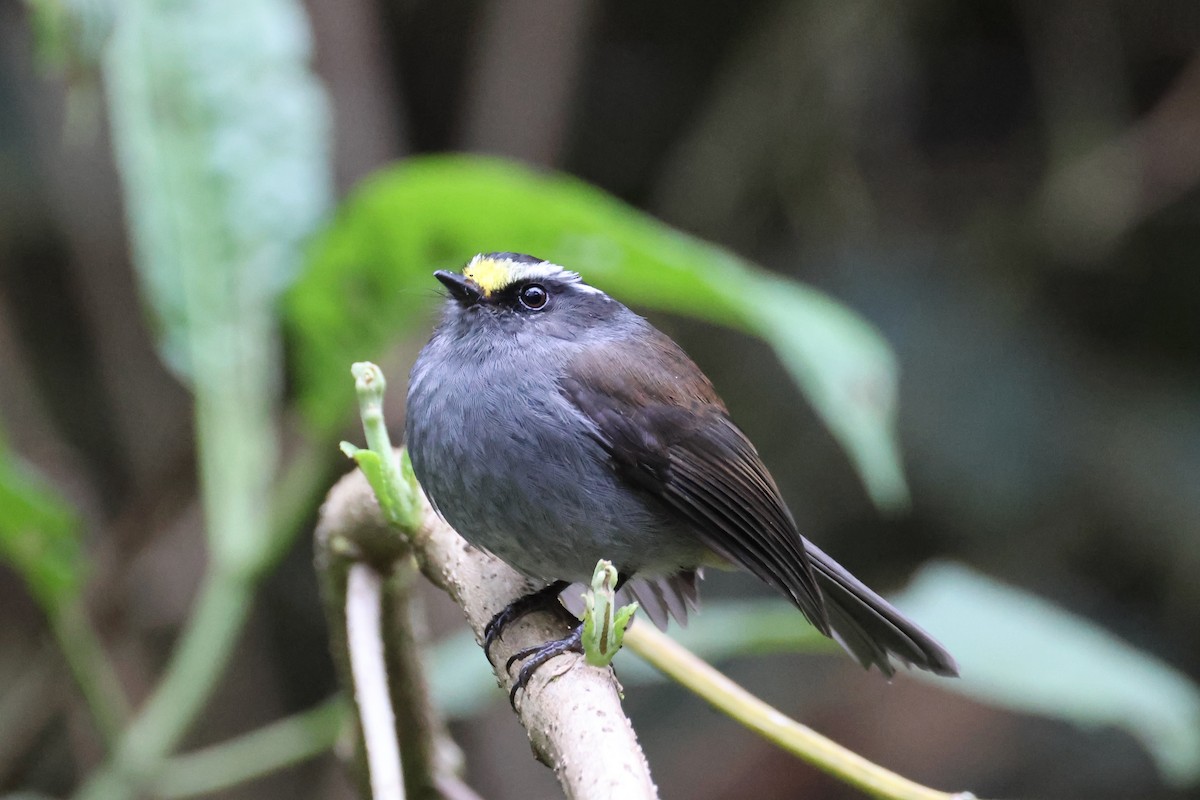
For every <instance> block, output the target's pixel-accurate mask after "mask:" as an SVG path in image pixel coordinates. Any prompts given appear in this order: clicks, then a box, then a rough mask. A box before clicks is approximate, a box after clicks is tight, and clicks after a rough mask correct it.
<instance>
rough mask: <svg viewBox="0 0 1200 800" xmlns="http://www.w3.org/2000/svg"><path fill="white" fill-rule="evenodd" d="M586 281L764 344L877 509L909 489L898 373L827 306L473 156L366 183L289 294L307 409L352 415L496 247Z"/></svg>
mask: <svg viewBox="0 0 1200 800" xmlns="http://www.w3.org/2000/svg"><path fill="white" fill-rule="evenodd" d="M497 250H499V251H503V250H512V251H521V252H527V253H532V254H534V255H537V256H540V257H542V258H548V259H550V260H552V261H555V262H556V263H560V264H563V265H565V266H567V267H569V268H571V269H576V270H578V271H580V272H581V273H582V274H583V275H584V277H585V279H586V280H587V281H588V282H589V283H592V284H593V285H595V286H598V287H600V288H602V289H604V290H605V291H607V292H609V293H610V294H613V295H614V296H616V297H618V298H620V299H622V300H624V301H625V302H627V303H629V304H631V305H633V306H636V307H640V308H657V309H662V310H666V311H671V312H674V313H678V314H684V315H688V316H692V317H696V318H699V319H703V320H708V321H711V322H715V323H719V324H722V325H727V326H730V327H733V328H736V329H738V330H741V331H745V332H747V333H751V334H754V335H757V336H760V337H762V338H763V339H765V340H766V341H767V342H768V343H770V344H771V346H772V347H773V348H774V349H775V352H776V353H777V354H778V356H779V358H780V360H781V362H782V363H783V366H784V367H785V368H786V369H787V371H788V372H789V373H790V374H791V376H792V378H793V380H795V381H796V383H797V384H798V385H799V386H800V388H801V389H802V390H803V391H804V393H805V394H806V395H807V397H808V399H809V400H810V402H812V404H813V406H814V407H815V408H816V410H817V412H818V413H819V414H820V416H821V417H822V418H823V419H824V421H825V423H826V424H827V425H828V426H829V427H830V429H831V430H832V431H833V433H834V435H835V436H836V437H837V438H838V440H839V441H840V442H841V443H842V445H843V446H844V447H845V448H846V450H847V451H848V452H849V454H850V456H851V458H852V460H853V462H854V464H855V465H856V467H857V469H858V471H859V474H860V475H861V476H862V478H863V480H864V482H865V483H866V486H867V488H868V490H869V492H870V494H871V496H872V497H873V498H874V499H875V501H876V502H877V503H878V504H879V505H881V506H883V507H895V506H898V505H902V504H903V503H904V502H905V501H906V499H907V489H906V486H905V482H904V476H903V472H902V469H901V462H900V458H899V455H898V450H897V447H896V441H895V436H894V425H893V423H894V415H895V402H896V399H895V392H896V381H897V374H896V365H895V362H894V359H893V357H892V353H891V350H890V349H889V348H888V346H887V344H886V343H885V342H884V341H883V339H882V338H881V337H880V336H879V334H878V333H877V332H876V331H875V329H874V328H872V327H871V326H870V325H869V324H867V323H866V322H865V321H864V320H863V319H862V318H861V317H859V316H858V315H857V314H855V313H854V312H852V311H850V310H848V309H847V308H845V307H844V306H842V305H840V304H838V303H837V302H835V301H833V300H832V299H830V298H829V297H827V296H826V295H824V294H822V293H820V292H818V291H816V290H814V289H811V288H809V287H806V286H802V285H800V284H798V283H795V282H793V281H789V280H785V279H783V278H780V277H778V276H775V275H771V274H769V273H767V272H764V271H762V270H760V269H758V268H757V267H755V266H753V265H751V264H749V263H747V262H745V261H743V260H742V259H739V258H738V257H736V256H734V255H732V254H731V253H729V252H727V251H725V250H722V249H721V248H718V247H715V246H713V245H710V244H706V243H704V242H702V241H700V240H698V239H695V238H692V237H690V236H686V235H684V234H682V233H680V232H678V231H675V230H672V229H671V228H669V227H667V226H665V225H663V224H662V223H659V222H657V221H655V220H654V219H652V218H650V217H648V216H646V215H645V214H643V213H641V212H639V211H637V210H635V209H633V208H631V207H629V206H627V205H625V204H624V203H621V202H620V201H618V200H616V199H614V198H612V197H610V196H609V195H607V194H605V193H603V192H601V191H599V190H598V189H595V188H593V187H591V186H589V185H587V184H585V183H582V182H580V181H578V180H574V179H571V178H568V177H565V176H561V175H549V174H539V173H535V172H532V171H530V170H528V169H524V168H521V167H518V166H516V165H513V164H509V163H506V162H501V161H495V160H490V159H483V158H477V157H464V156H435V157H424V158H414V159H409V160H407V161H406V162H404V163H403V164H401V165H399V166H397V167H394V168H392V169H389V170H387V171H385V172H382V173H380V174H378V175H376V176H375V177H374V178H372V179H370V180H368V181H367V182H365V183H364V184H363V185H362V186H361V187H360V188H359V189H358V190H357V191H356V192H355V193H354V195H353V196H352V197H351V198H350V200H349V201H348V202H347V203H346V205H345V206H344V207H343V209H342V210H341V212H340V213H339V215H338V218H337V220H336V222H335V223H334V225H333V226H332V227H331V228H330V230H329V231H328V232H327V233H326V234H325V235H324V236H323V237H322V238H321V240H320V241H319V243H318V244H317V245H316V247H315V248H314V250H313V256H312V259H311V261H310V264H309V269H308V271H307V273H306V274H305V275H304V277H303V278H302V279H301V281H299V282H298V284H297V285H296V286H295V287H294V288H293V290H292V291H291V293H290V295H289V297H288V299H287V314H288V319H289V324H290V328H291V335H292V341H293V342H294V343H295V348H294V351H293V352H294V353H295V355H296V357H297V358H296V368H297V371H298V380H299V387H300V403H301V406H302V408H303V410H304V412H305V414H306V416H307V418H308V419H309V421H310V422H311V423H312V424H313V425H314V426H316V427H317V428H318V429H320V430H330V429H334V428H336V427H338V426H339V425H340V424H341V423H342V422H343V421H344V419H345V417H346V415H347V412H348V410H349V407H350V404H349V400H350V398H349V396H348V393H347V392H346V391H345V387H344V384H343V382H342V380H341V377H340V376H341V375H342V371H343V370H344V369H345V364H347V363H349V362H350V361H354V360H361V359H364V358H379V357H381V356H382V354H383V353H384V351H385V350H386V349H387V347H388V345H389V344H391V343H393V342H395V341H396V340H397V338H398V337H399V336H400V335H401V334H403V333H405V332H407V331H410V330H412V329H414V328H416V327H418V326H421V327H423V326H426V325H428V324H429V321H430V319H431V317H432V314H433V312H434V311H435V310H436V308H437V306H438V302H437V299H436V298H437V293H436V291H435V289H436V286H435V284H434V282H433V279H432V278H431V275H430V273H431V272H432V271H433V270H434V269H437V268H445V267H448V268H456V267H459V266H461V265H462V264H463V263H465V262H466V261H467V259H469V258H470V257H471V256H472V255H474V254H475V253H478V252H487V251H497Z"/></svg>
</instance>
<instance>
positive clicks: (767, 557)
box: [561, 327, 830, 635]
mask: <svg viewBox="0 0 1200 800" xmlns="http://www.w3.org/2000/svg"><path fill="white" fill-rule="evenodd" d="M648 365H653V367H652V368H650V367H648ZM561 388H562V392H563V394H564V395H565V396H566V397H567V398H568V399H569V400H570V401H571V402H572V403H573V404H574V405H575V407H576V408H578V409H579V411H580V412H582V413H583V414H584V416H586V417H587V418H588V419H589V420H591V422H592V424H593V425H594V426H595V427H594V436H595V438H596V439H597V441H598V442H599V443H600V444H601V445H602V446H603V447H604V448H605V450H606V451H607V452H608V454H609V456H610V458H611V459H612V465H613V467H614V469H615V470H616V471H617V473H618V474H619V475H620V476H621V477H622V478H624V479H625V480H627V481H629V482H630V483H631V484H633V485H635V486H637V487H639V488H641V489H642V490H644V491H646V492H647V493H649V494H650V495H652V496H653V497H655V498H657V499H658V500H659V501H661V502H662V503H664V504H665V505H666V506H667V507H668V508H669V509H671V510H673V511H674V512H675V513H676V514H678V515H679V516H680V517H681V518H682V519H684V520H686V521H687V522H689V523H691V525H692V527H693V529H694V530H695V531H696V534H697V536H698V537H699V539H700V540H701V542H702V543H703V544H704V545H705V546H706V547H708V548H710V549H712V550H713V551H714V552H716V553H717V554H719V555H720V556H722V557H724V558H726V559H728V560H729V561H732V562H734V563H736V564H738V565H740V566H742V567H743V568H745V569H747V570H749V571H750V572H752V573H753V574H755V575H757V576H758V577H759V578H761V579H762V580H764V581H766V582H767V583H768V584H770V585H772V586H775V587H776V588H778V589H779V590H781V591H782V592H783V593H784V594H785V595H786V596H788V597H789V598H790V599H791V600H792V602H793V603H795V604H796V606H797V607H798V608H799V609H800V610H801V611H803V612H804V615H805V616H806V617H808V619H809V621H810V622H812V624H813V625H814V626H816V627H817V628H818V629H820V630H821V631H822V632H824V633H825V634H826V635H829V633H830V629H829V622H828V618H827V615H826V610H825V605H824V602H823V600H822V596H821V592H820V590H819V589H818V586H817V580H816V577H815V575H814V573H813V570H812V567H811V565H810V563H809V558H808V556H807V554H806V553H805V550H804V543H803V540H802V539H801V538H800V534H799V533H798V532H797V530H796V525H795V522H793V520H792V517H791V514H790V512H789V511H788V510H787V506H786V505H785V504H784V502H783V499H782V498H781V497H780V495H779V490H778V488H776V486H775V482H774V480H773V479H772V478H771V476H770V474H769V473H768V472H767V469H766V467H765V466H764V465H763V463H762V460H761V459H760V458H759V455H758V452H757V451H756V450H755V449H754V446H753V445H752V444H751V443H750V441H749V440H748V439H747V438H746V436H745V435H744V434H743V433H742V432H741V431H740V430H739V429H738V428H737V426H736V425H734V424H733V422H732V421H731V420H730V419H729V416H728V413H727V412H726V410H725V406H724V404H722V403H721V400H720V398H718V397H717V395H716V392H715V391H714V390H713V388H712V384H710V383H709V381H708V379H707V378H706V377H705V376H704V374H703V373H702V372H700V369H699V368H698V367H697V366H696V365H695V364H694V363H692V361H691V359H689V358H688V357H687V356H686V355H685V354H684V353H683V351H682V350H680V349H679V347H678V346H677V345H676V344H675V343H674V342H672V341H671V340H670V339H668V338H667V337H666V336H664V335H663V334H661V333H659V332H658V331H656V330H654V329H653V328H649V327H647V330H646V335H645V336H640V337H637V338H636V339H629V340H626V341H625V342H622V343H620V344H617V343H613V344H610V345H608V346H606V347H603V348H593V349H591V350H589V351H588V352H585V353H584V354H582V355H580V356H578V357H577V358H576V359H575V360H574V361H573V362H571V363H570V364H569V365H568V368H567V372H566V374H565V376H564V377H563V379H562V382H561Z"/></svg>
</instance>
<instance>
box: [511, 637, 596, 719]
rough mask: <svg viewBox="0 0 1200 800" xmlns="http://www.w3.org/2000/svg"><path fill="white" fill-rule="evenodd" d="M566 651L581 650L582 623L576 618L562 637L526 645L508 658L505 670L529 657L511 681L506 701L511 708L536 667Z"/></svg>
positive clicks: (514, 708)
mask: <svg viewBox="0 0 1200 800" xmlns="http://www.w3.org/2000/svg"><path fill="white" fill-rule="evenodd" d="M567 652H575V653H582V652H583V624H582V623H580V622H579V621H578V620H576V622H575V627H574V628H573V629H572V630H571V632H570V633H569V634H567V635H566V636H564V637H563V638H561V639H556V640H555V641H553V642H546V643H545V644H542V645H538V646H537V647H527V648H526V649H524V650H522V651H521V652H519V653H517V654H515V655H513V657H512V658H510V659H508V663H506V664H505V665H504V668H505V669H506V670H507V669H508V668H509V667H511V666H512V665H513V663H514V662H516V661H520V660H523V659H526V658H528V659H529V661H528V662H527V663H526V664H525V665H524V666H523V667H521V671H520V672H518V673H517V679H516V681H514V682H513V687H512V690H511V691H509V693H508V703H509V705H511V706H512V707H513V710H516V708H517V691H518V690H520V689H524V688H525V684H527V683H529V679H530V678H532V677H533V673H535V672H537V671H538V668H539V667H541V666H542V665H543V664H545V663H546V662H547V661H549V660H550V659H552V658H554V657H555V656H557V655H561V654H563V653H567Z"/></svg>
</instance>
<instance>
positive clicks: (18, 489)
mask: <svg viewBox="0 0 1200 800" xmlns="http://www.w3.org/2000/svg"><path fill="white" fill-rule="evenodd" d="M0 558H2V559H4V560H5V561H7V562H8V563H10V564H11V565H12V566H13V568H14V569H16V570H17V572H19V573H20V574H21V576H22V577H23V578H24V579H25V581H26V583H28V585H29V588H30V591H31V592H33V594H34V596H35V597H36V598H37V599H38V602H40V603H41V604H42V605H43V606H44V607H45V608H47V609H48V610H54V609H57V608H58V607H60V606H61V605H62V603H63V602H65V601H67V600H68V599H70V598H71V597H74V596H75V595H76V594H77V593H78V592H79V590H80V588H81V586H82V584H83V554H82V549H81V546H80V542H79V519H78V517H77V516H76V515H75V512H74V510H73V509H72V508H71V506H70V505H68V504H67V503H66V501H64V500H63V499H62V498H61V497H60V496H59V495H58V493H57V492H55V491H54V490H53V489H52V488H51V487H50V486H49V485H48V484H47V483H46V482H45V481H43V480H42V479H41V478H39V477H38V476H37V475H36V474H35V473H34V472H33V471H32V470H31V469H30V468H29V467H28V466H27V465H25V464H23V463H22V462H21V460H20V459H19V458H18V457H17V456H16V454H15V453H13V452H12V451H11V450H9V449H8V445H7V443H6V442H5V441H4V438H3V436H0Z"/></svg>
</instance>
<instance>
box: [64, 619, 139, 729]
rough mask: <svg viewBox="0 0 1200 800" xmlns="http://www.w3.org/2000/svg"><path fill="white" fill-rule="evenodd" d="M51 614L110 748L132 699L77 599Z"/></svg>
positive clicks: (71, 664) (65, 654)
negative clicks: (129, 699)
mask: <svg viewBox="0 0 1200 800" xmlns="http://www.w3.org/2000/svg"><path fill="white" fill-rule="evenodd" d="M49 617H50V627H51V629H52V630H53V631H54V638H55V641H56V642H57V643H58V647H59V649H60V650H61V651H62V654H63V657H64V658H65V659H66V661H67V668H68V669H70V671H71V675H72V677H73V678H74V679H75V683H76V684H78V685H79V690H80V692H81V693H82V694H83V699H84V701H85V702H86V703H87V706H88V710H89V711H90V712H91V715H92V719H93V721H94V722H95V723H96V729H97V730H98V731H99V732H100V736H101V738H103V740H104V743H105V745H107V747H108V748H109V749H110V750H111V749H112V748H114V747H116V745H117V743H118V741H119V739H120V736H121V730H122V728H124V727H125V723H126V721H127V720H128V719H129V715H130V708H129V701H128V699H127V698H126V696H125V690H124V688H123V687H122V686H121V682H120V680H118V679H117V673H116V670H114V669H113V665H112V661H111V660H109V657H108V653H107V652H106V651H105V649H104V645H103V644H101V642H100V637H99V636H97V635H96V631H95V629H94V628H93V627H92V625H91V623H90V621H89V620H88V618H87V613H86V611H85V610H84V608H83V606H82V605H81V604H80V602H79V601H78V600H77V599H72V600H70V601H67V602H64V603H62V604H60V605H59V606H58V607H56V608H54V609H52V610H51V611H50V614H49Z"/></svg>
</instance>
